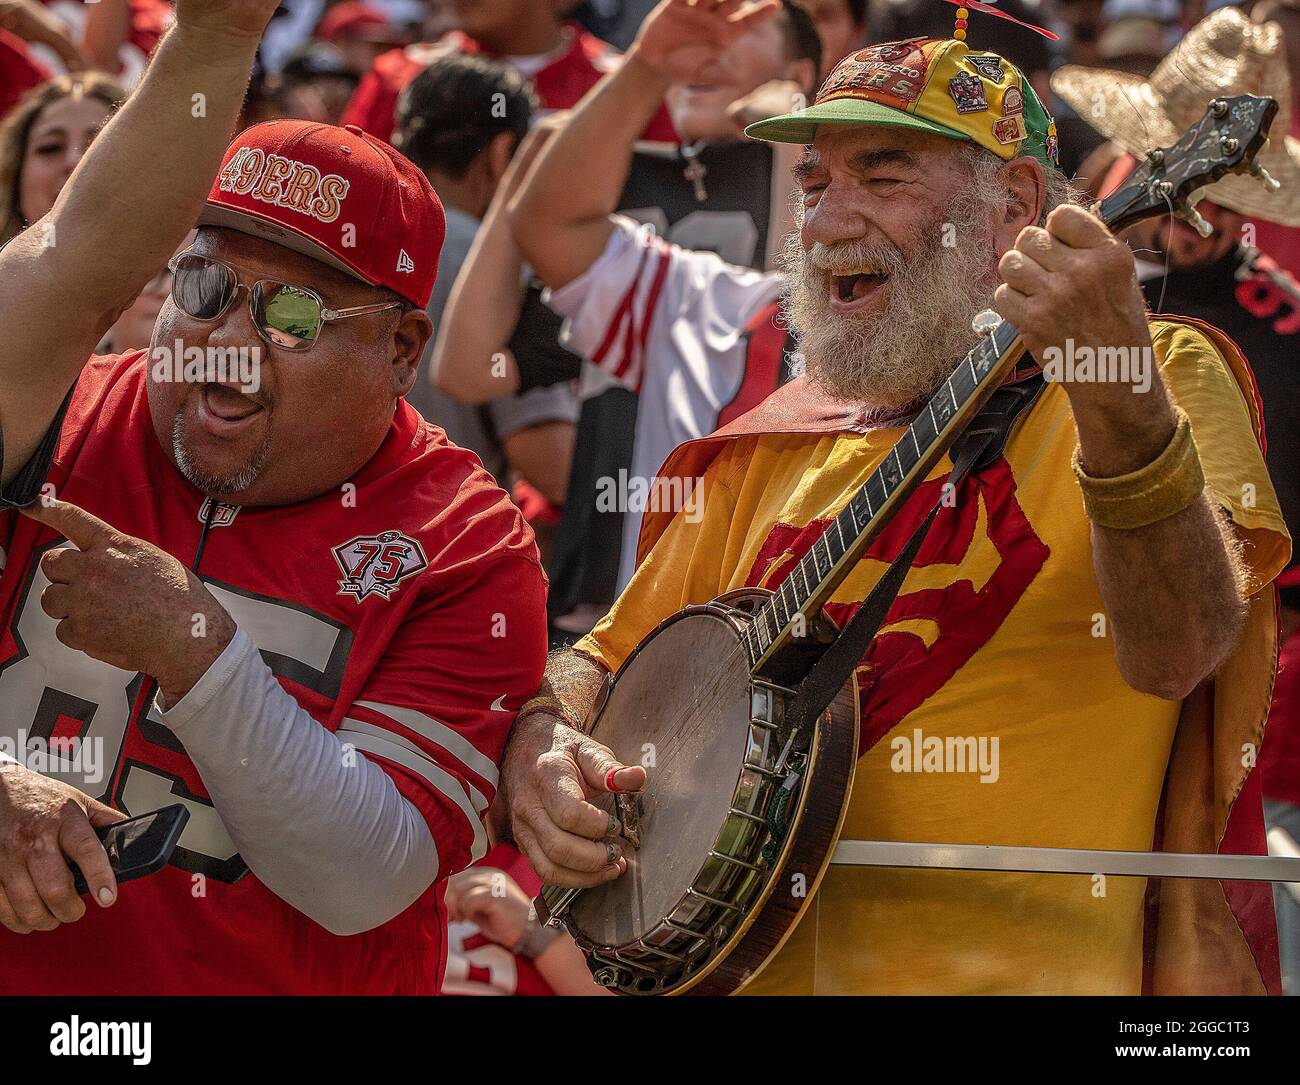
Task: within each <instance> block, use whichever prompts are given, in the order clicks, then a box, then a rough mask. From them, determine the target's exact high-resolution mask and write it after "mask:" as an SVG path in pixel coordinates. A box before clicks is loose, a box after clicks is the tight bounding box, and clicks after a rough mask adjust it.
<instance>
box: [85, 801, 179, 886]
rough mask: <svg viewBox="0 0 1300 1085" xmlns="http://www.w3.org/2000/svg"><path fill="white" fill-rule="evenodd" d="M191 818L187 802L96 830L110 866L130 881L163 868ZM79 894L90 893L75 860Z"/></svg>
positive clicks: (115, 873) (121, 878)
mask: <svg viewBox="0 0 1300 1085" xmlns="http://www.w3.org/2000/svg"><path fill="white" fill-rule="evenodd" d="M189 820H190V812H189V811H188V810H187V809H185V807H184V805H182V804H181V803H177V804H176V805H175V806H164V807H163V808H162V809H161V810H155V811H154V812H153V813H151V814H141V815H140V816H139V817H133V818H127V819H126V820H125V821H119V822H117V824H115V825H108V826H105V827H104V828H102V829H96V830H95V835H96V836H98V837H99V839H100V842H101V843H102V844H103V845H104V850H105V851H106V852H108V865H109V866H111V867H112V868H113V874H114V875H115V876H116V878H117V880H118V883H119V884H121V883H122V882H129V881H130V880H131V879H132V878H143V877H144V876H145V875H146V874H152V873H154V872H155V871H158V870H162V868H163V867H165V866H166V865H167V860H168V859H170V858H171V855H172V852H173V851H174V850H175V848H176V841H178V840H179V839H180V838H181V830H182V829H184V828H185V823H186V822H187V821H189ZM68 866H69V868H71V870H72V877H73V882H74V884H75V885H76V887H77V893H78V894H79V895H81V896H84V895H85V894H86V893H89V892H90V888H89V887H88V886H87V885H86V879H85V878H84V877H82V874H81V871H80V870H78V869H77V864H76V863H69V864H68Z"/></svg>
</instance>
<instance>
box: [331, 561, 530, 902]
mask: <svg viewBox="0 0 1300 1085" xmlns="http://www.w3.org/2000/svg"><path fill="white" fill-rule="evenodd" d="M459 575H460V576H461V577H463V578H464V580H463V581H462V586H461V588H460V590H458V591H456V592H455V593H454V594H452V595H451V596H450V597H447V596H446V595H441V596H440V597H439V598H437V599H436V601H435V602H433V603H431V604H429V606H428V608H427V610H426V611H425V612H423V613H420V612H416V613H413V614H411V615H410V616H408V618H407V620H406V622H404V623H403V625H402V628H401V629H400V630H399V631H398V633H397V634H396V636H395V637H394V639H393V640H392V642H390V644H389V645H388V646H387V648H386V649H385V651H384V655H383V658H382V659H381V660H380V662H379V665H378V666H377V667H376V669H375V671H374V672H373V674H372V675H371V677H370V679H369V681H368V682H367V684H366V687H365V691H364V692H363V694H362V696H361V697H359V698H357V700H356V701H355V702H354V703H353V704H352V706H351V707H350V708H349V710H348V712H347V714H346V717H345V718H344V720H343V722H342V723H341V724H340V725H339V728H338V730H337V731H336V732H335V737H336V738H338V740H339V741H340V742H343V743H346V744H348V745H349V746H351V747H352V748H354V749H355V750H357V751H358V752H359V753H361V754H363V755H364V756H365V757H367V758H369V759H370V760H372V761H374V762H376V763H377V764H378V765H380V767H382V768H383V769H384V771H385V772H387V773H388V775H389V776H390V777H391V778H392V779H393V780H394V782H395V783H396V784H397V788H398V790H399V791H400V792H401V793H402V795H403V796H404V797H405V798H406V799H407V800H408V801H409V802H410V803H411V804H412V805H413V806H415V807H416V809H418V810H419V811H420V813H421V814H422V815H423V816H424V818H425V820H426V821H427V822H428V825H429V829H430V831H431V832H432V834H433V838H434V843H435V844H436V845H437V848H438V856H439V863H438V866H439V870H438V877H439V878H446V877H449V876H450V875H452V874H454V873H455V872H456V871H458V870H461V869H463V868H464V867H467V866H469V865H470V863H472V862H475V861H477V860H478V859H480V858H482V857H483V855H484V854H485V853H486V851H487V838H486V836H485V834H484V831H483V824H482V819H483V814H484V812H485V811H486V810H487V808H488V806H489V804H490V803H491V802H492V798H493V796H494V795H495V794H496V787H497V780H498V776H497V764H498V762H499V761H500V760H501V757H502V754H503V753H504V750H505V743H506V738H507V737H508V736H509V733H510V726H511V724H512V723H513V721H514V716H515V712H516V711H517V710H518V709H519V706H520V705H522V704H523V702H524V701H526V700H527V699H528V698H529V697H531V696H532V695H533V694H534V693H535V692H536V691H537V687H538V685H539V684H540V683H541V677H542V671H543V669H544V667H545V665H546V589H545V582H544V580H543V578H542V576H541V572H540V570H539V568H538V567H537V565H536V564H535V563H534V562H533V561H531V560H529V559H526V558H523V557H518V556H514V555H511V556H507V557H501V558H498V559H496V560H493V561H492V562H491V563H490V564H488V565H487V567H486V568H485V569H483V570H482V571H481V572H480V573H479V575H478V576H477V578H474V577H473V574H472V573H471V572H469V571H466V570H461V572H460V574H459Z"/></svg>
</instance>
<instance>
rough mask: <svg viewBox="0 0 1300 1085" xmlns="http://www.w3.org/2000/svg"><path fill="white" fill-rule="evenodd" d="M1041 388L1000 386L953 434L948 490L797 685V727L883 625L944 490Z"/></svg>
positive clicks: (981, 464)
mask: <svg viewBox="0 0 1300 1085" xmlns="http://www.w3.org/2000/svg"><path fill="white" fill-rule="evenodd" d="M1044 387H1045V383H1044V381H1043V375H1042V373H1035V374H1034V375H1033V376H1032V377H1029V378H1027V379H1025V380H1022V381H1018V382H1017V383H1015V384H1004V385H1003V386H1002V387H1001V388H999V389H998V390H997V391H996V392H994V393H993V395H992V396H991V397H990V399H989V401H988V403H986V404H985V405H984V407H983V408H981V410H980V411H979V413H978V414H976V415H975V417H974V418H972V419H971V422H970V425H969V426H967V427H966V429H965V430H964V431H963V432H962V434H961V436H960V437H958V438H957V440H956V442H955V443H954V445H953V448H952V471H951V472H950V473H949V475H948V482H949V483H950V484H951V488H949V487H945V488H944V489H945V493H944V496H942V497H940V498H939V500H938V501H937V502H936V503H935V506H934V508H932V509H931V510H930V514H929V515H928V516H927V517H926V518H925V519H924V520H922V521H921V523H920V524H919V525H918V526H917V528H916V530H915V531H914V532H912V537H911V538H910V539H908V541H907V545H906V546H905V547H903V550H902V552H901V553H900V554H899V555H898V557H896V558H895V559H894V561H893V562H892V564H891V565H890V566H889V568H888V569H887V570H886V571H885V575H884V576H882V577H881V578H880V580H879V581H878V582H877V584H876V586H875V587H874V588H872V589H871V592H870V593H869V594H868V595H867V597H866V598H865V599H864V600H863V601H862V605H861V606H859V607H858V609H857V611H856V612H855V613H854V615H853V617H852V618H851V619H850V620H849V623H848V624H847V625H846V626H845V627H844V629H843V631H842V632H841V633H840V635H839V636H838V637H836V638H835V641H834V642H833V643H832V644H831V646H830V647H829V648H827V649H826V651H825V652H823V653H822V655H821V657H820V658H819V659H818V660H817V662H816V663H815V664H813V666H812V669H811V670H810V671H809V672H808V675H807V677H806V678H804V680H803V681H802V682H801V683H800V684H799V692H798V694H797V695H796V696H795V700H794V704H793V705H792V706H791V716H792V719H793V720H795V721H797V723H798V724H799V725H800V726H802V725H803V724H804V723H806V722H811V721H812V720H815V719H816V718H817V717H818V716H820V715H821V714H822V713H823V712H825V711H826V709H827V707H829V705H830V703H831V702H832V701H833V700H834V699H835V697H836V695H837V694H838V693H839V691H840V690H841V689H842V688H843V687H844V683H845V682H847V681H848V680H849V678H850V677H851V676H852V674H853V672H854V670H856V669H857V667H858V665H859V663H860V662H861V661H862V657H863V655H865V654H866V651H867V647H868V645H870V643H871V640H872V638H873V637H875V635H876V633H877V632H878V631H879V629H880V627H881V625H883V624H884V621H885V616H886V615H887V614H888V613H889V608H890V607H891V606H892V605H893V602H894V599H895V598H897V596H898V593H899V592H900V591H901V590H902V587H903V581H904V580H905V579H906V578H907V573H908V570H909V569H911V567H912V562H913V561H914V560H915V558H916V555H917V552H918V551H919V550H920V549H921V543H923V542H924V541H925V536H926V534H927V533H928V532H929V530H930V525H931V524H933V523H934V518H935V517H936V516H937V515H938V513H939V509H940V508H942V507H943V504H944V500H945V497H946V496H947V494H948V493H955V492H956V487H957V486H958V485H959V484H960V483H961V480H962V479H963V478H965V477H966V475H967V474H969V473H970V472H972V471H979V470H981V469H982V468H985V467H987V466H988V465H989V464H991V463H993V462H994V461H995V460H996V459H997V458H998V457H999V456H1000V455H1002V450H1003V448H1005V447H1006V443H1007V438H1008V437H1009V436H1010V434H1011V427H1012V425H1013V424H1014V423H1015V420H1016V419H1017V418H1018V417H1019V416H1020V415H1021V413H1022V412H1024V411H1026V410H1027V409H1028V408H1029V407H1030V406H1032V405H1033V403H1034V401H1035V400H1037V399H1038V397H1039V395H1041V394H1042V391H1043V388H1044Z"/></svg>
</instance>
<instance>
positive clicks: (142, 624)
mask: <svg viewBox="0 0 1300 1085" xmlns="http://www.w3.org/2000/svg"><path fill="white" fill-rule="evenodd" d="M23 513H24V515H26V516H29V517H31V518H32V519H33V520H38V521H39V522H41V523H42V524H45V525H46V526H48V527H51V528H53V529H54V530H55V531H57V532H59V533H60V534H61V535H63V537H64V538H66V539H67V540H68V541H69V542H71V543H72V544H73V547H75V549H74V548H71V547H60V548H57V549H53V550H47V551H46V552H45V554H44V556H43V557H42V558H41V572H43V573H44V574H45V575H46V577H48V578H49V581H50V586H49V587H48V588H46V589H45V591H44V592H43V593H42V594H41V608H42V609H43V610H44V611H45V613H46V614H48V615H49V616H50V617H51V618H53V619H55V620H56V621H57V622H58V623H59V624H58V626H57V627H56V628H55V636H57V637H58V638H59V640H60V641H61V642H62V643H63V644H66V645H67V646H68V647H69V648H76V649H77V650H78V651H81V652H85V653H86V655H88V656H90V657H92V658H93V659H98V660H101V661H102V662H104V663H107V664H109V665H110V666H113V667H120V668H121V669H122V670H126V671H140V672H141V673H143V674H147V675H151V676H152V677H154V678H156V679H157V680H158V688H159V690H160V691H161V692H162V695H163V699H164V701H165V702H166V704H167V705H169V706H170V705H174V704H175V703H176V702H177V701H179V700H180V699H181V698H182V697H183V696H185V694H186V693H188V692H189V691H190V689H191V687H193V685H194V683H195V682H197V681H198V680H199V679H200V678H202V677H203V675H204V674H205V673H206V671H207V669H208V668H209V667H210V666H211V665H212V664H213V663H214V662H215V661H216V659H217V657H218V656H220V655H221V653H222V652H223V651H224V650H225V648H226V645H228V644H229V643H230V641H231V640H232V639H233V638H234V635H235V623H234V620H233V619H232V618H231V617H230V615H229V614H227V613H226V611H225V609H224V608H223V607H222V606H221V604H220V603H218V602H217V600H216V599H215V598H214V597H213V595H212V593H211V592H210V591H208V589H207V588H206V587H204V585H203V582H202V581H200V580H199V578H198V577H196V576H195V575H194V574H193V573H191V572H190V571H189V570H188V569H186V568H185V566H184V565H182V564H181V563H180V562H179V561H177V560H176V559H175V558H174V557H172V556H171V555H170V554H168V553H167V552H166V551H163V550H160V549H159V548H158V547H156V546H154V545H153V544H152V543H147V542H145V541H143V540H142V539H135V538H132V537H131V536H129V535H123V534H122V533H121V532H120V531H116V530H114V529H113V528H111V527H109V525H108V524H106V523H104V521H103V520H100V519H98V518H96V517H94V516H92V515H91V514H90V513H88V512H86V511H85V510H84V509H79V508H77V506H76V505H70V504H68V503H66V502H64V501H54V502H51V503H50V504H48V505H46V504H44V503H42V502H37V503H36V504H35V505H33V506H31V507H30V508H27V509H24V510H23Z"/></svg>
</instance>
